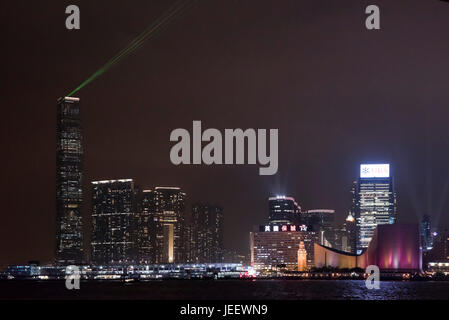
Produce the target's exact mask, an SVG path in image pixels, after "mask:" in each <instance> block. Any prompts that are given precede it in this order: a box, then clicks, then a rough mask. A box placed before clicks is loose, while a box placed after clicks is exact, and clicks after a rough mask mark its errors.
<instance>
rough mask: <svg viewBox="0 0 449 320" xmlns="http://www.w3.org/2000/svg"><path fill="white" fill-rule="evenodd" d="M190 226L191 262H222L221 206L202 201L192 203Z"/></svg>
mask: <svg viewBox="0 0 449 320" xmlns="http://www.w3.org/2000/svg"><path fill="white" fill-rule="evenodd" d="M190 228H191V236H192V239H191V241H190V243H191V248H190V257H191V260H192V262H198V263H219V262H223V259H224V248H223V208H222V207H220V206H216V205H209V204H203V203H196V204H194V205H193V206H192V216H191V223H190Z"/></svg>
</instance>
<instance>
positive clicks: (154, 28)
mask: <svg viewBox="0 0 449 320" xmlns="http://www.w3.org/2000/svg"><path fill="white" fill-rule="evenodd" d="M195 1H196V0H193V1H192V0H179V1H177V2H176V3H175V4H173V5H172V6H171V7H170V8H169V9H168V10H167V11H166V12H165V13H164V14H163V15H161V16H160V17H159V18H158V19H156V20H155V21H154V22H153V23H152V24H151V25H150V26H149V27H148V28H147V29H146V30H145V31H144V32H142V33H141V34H139V35H138V36H137V37H136V38H135V39H134V40H133V41H131V42H130V43H129V44H128V46H126V47H125V48H124V49H122V50H121V51H120V52H119V53H118V54H116V55H115V56H114V57H113V58H111V59H110V60H109V61H108V62H107V63H106V64H105V65H104V66H103V67H101V68H100V69H98V70H97V71H95V72H94V73H93V74H92V75H91V76H90V77H89V78H87V79H86V80H85V81H84V82H83V83H81V84H80V85H79V86H78V87H76V88H75V89H74V90H73V91H72V92H70V93H69V94H68V95H67V96H72V95H74V94H75V93H77V92H78V91H80V90H81V89H82V88H84V87H85V86H86V85H88V84H89V83H91V82H92V81H94V80H95V79H97V78H98V77H100V76H101V75H102V74H103V73H105V72H106V71H108V70H109V69H110V68H112V67H113V66H114V65H116V64H118V63H119V62H120V61H121V60H123V59H124V58H125V57H127V56H129V55H130V54H131V53H132V52H134V51H135V50H136V49H138V48H140V47H141V46H142V45H143V43H145V42H146V41H148V40H150V39H153V38H154V37H155V36H156V35H158V34H159V33H160V32H161V31H162V30H163V29H164V27H166V26H167V25H168V24H169V23H170V22H171V21H172V20H174V19H175V18H176V17H178V16H180V15H181V14H182V13H183V12H184V11H186V10H187V9H188V8H189V7H190V6H191V5H192V4H193V3H194V2H195Z"/></svg>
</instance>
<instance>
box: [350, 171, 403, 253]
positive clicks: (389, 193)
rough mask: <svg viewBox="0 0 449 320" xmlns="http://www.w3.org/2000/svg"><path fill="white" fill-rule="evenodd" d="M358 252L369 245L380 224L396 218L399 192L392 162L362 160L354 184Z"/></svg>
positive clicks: (392, 221) (390, 222) (388, 222)
mask: <svg viewBox="0 0 449 320" xmlns="http://www.w3.org/2000/svg"><path fill="white" fill-rule="evenodd" d="M353 196H354V199H353V208H354V211H355V212H354V217H355V219H356V227H357V252H358V253H360V252H361V251H363V250H364V249H366V248H367V247H368V245H369V243H370V241H371V239H372V237H373V235H374V231H375V229H376V227H377V226H378V225H383V224H393V223H394V222H395V221H396V194H395V190H394V184H393V177H392V175H391V172H390V165H389V164H362V165H360V177H359V179H358V181H357V183H356V184H355V185H354V190H353Z"/></svg>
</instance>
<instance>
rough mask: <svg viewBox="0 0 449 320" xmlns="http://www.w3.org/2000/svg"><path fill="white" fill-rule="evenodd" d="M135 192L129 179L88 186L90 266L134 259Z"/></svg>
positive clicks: (101, 182) (132, 182)
mask: <svg viewBox="0 0 449 320" xmlns="http://www.w3.org/2000/svg"><path fill="white" fill-rule="evenodd" d="M135 218H136V206H135V189H134V181H133V180H132V179H123V180H106V181H93V182H92V239H91V249H92V252H91V254H92V263H94V264H96V265H105V264H106V265H107V264H126V263H130V262H133V261H134V259H135V247H136V246H135V221H136V220H135Z"/></svg>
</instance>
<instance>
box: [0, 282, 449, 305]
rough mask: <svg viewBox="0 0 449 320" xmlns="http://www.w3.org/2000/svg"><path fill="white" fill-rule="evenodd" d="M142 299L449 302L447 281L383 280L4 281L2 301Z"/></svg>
mask: <svg viewBox="0 0 449 320" xmlns="http://www.w3.org/2000/svg"><path fill="white" fill-rule="evenodd" d="M2 298H7V299H24V298H25V299H89V300H90V299H131V300H134V299H139V300H142V299H143V300H145V299H148V300H264V299H267V300H316V299H319V300H323V299H324V300H342V299H343V300H346V299H362V300H396V299H407V300H409V299H412V300H415V299H418V300H422V299H445V300H448V299H449V281H448V282H433V281H429V282H415V281H381V283H380V289H379V290H376V289H372V290H368V289H367V288H366V286H365V281H363V280H255V281H241V280H219V281H213V280H203V281H202V280H198V281H189V280H168V281H151V282H138V283H131V284H124V283H121V282H81V290H77V292H73V291H68V290H67V289H65V283H64V282H57V281H48V282H47V281H43V282H29V281H22V282H0V299H2Z"/></svg>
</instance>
